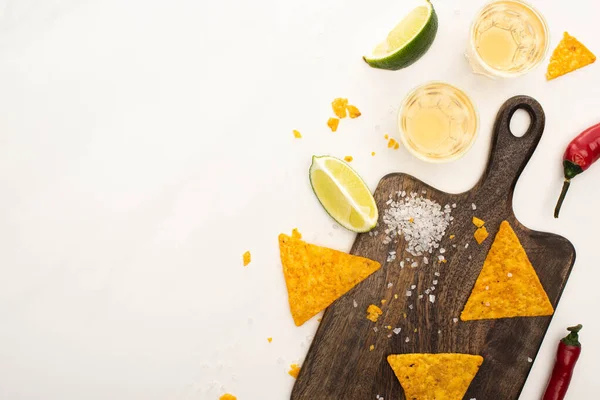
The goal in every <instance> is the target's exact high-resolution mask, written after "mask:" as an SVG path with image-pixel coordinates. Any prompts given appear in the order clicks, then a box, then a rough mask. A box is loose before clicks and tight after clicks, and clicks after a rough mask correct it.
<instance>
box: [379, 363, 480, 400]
mask: <svg viewBox="0 0 600 400" xmlns="http://www.w3.org/2000/svg"><path fill="white" fill-rule="evenodd" d="M387 360H388V363H389V364H390V366H391V367H392V369H393V370H394V374H396V377H397V378H398V380H399V381H400V384H401V385H402V388H403V389H404V396H405V397H406V398H407V399H409V400H413V399H416V400H462V399H463V397H464V395H465V393H466V392H467V389H468V388H469V385H470V384H471V381H472V380H473V378H474V377H475V375H477V371H479V366H480V365H481V364H482V363H483V357H481V356H473V355H470V354H449V353H441V354H392V355H390V356H388V358H387Z"/></svg>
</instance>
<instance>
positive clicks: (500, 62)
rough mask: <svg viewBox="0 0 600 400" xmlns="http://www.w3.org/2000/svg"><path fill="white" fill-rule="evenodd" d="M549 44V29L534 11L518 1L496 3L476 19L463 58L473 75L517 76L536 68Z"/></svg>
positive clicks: (508, 0)
mask: <svg viewBox="0 0 600 400" xmlns="http://www.w3.org/2000/svg"><path fill="white" fill-rule="evenodd" d="M548 45H549V40H548V26H547V25H546V21H545V20H544V17H543V16H542V15H541V14H540V13H539V12H538V11H537V10H536V9H534V8H533V7H531V6H530V5H528V4H526V3H524V2H522V1H520V0H497V1H493V2H492V3H489V4H488V5H487V6H485V7H484V8H483V9H482V10H481V11H480V12H479V14H478V15H477V17H476V18H475V20H474V22H473V25H472V26H471V34H470V40H469V45H468V47H467V53H466V56H467V59H468V60H469V63H470V64H471V67H472V68H473V71H474V72H475V73H479V74H483V75H487V76H489V77H491V78H496V77H505V78H508V77H516V76H520V75H523V74H525V73H527V72H529V71H531V70H532V69H533V68H535V67H537V66H538V65H539V64H540V63H541V62H542V60H543V59H544V57H545V55H546V52H547V51H548Z"/></svg>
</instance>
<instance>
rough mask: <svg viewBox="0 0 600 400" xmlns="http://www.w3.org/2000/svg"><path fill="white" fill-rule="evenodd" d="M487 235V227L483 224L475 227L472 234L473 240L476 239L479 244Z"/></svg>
mask: <svg viewBox="0 0 600 400" xmlns="http://www.w3.org/2000/svg"><path fill="white" fill-rule="evenodd" d="M489 235H490V234H489V233H488V231H487V229H485V226H482V227H481V228H477V230H476V231H475V234H473V237H475V240H477V243H478V244H481V243H483V241H484V240H485V239H487V237H488V236H489Z"/></svg>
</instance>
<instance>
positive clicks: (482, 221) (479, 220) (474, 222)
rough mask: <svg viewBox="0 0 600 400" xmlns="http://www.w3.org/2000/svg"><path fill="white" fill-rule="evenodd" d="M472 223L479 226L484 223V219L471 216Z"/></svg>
mask: <svg viewBox="0 0 600 400" xmlns="http://www.w3.org/2000/svg"><path fill="white" fill-rule="evenodd" d="M473 225H475V226H476V227H478V228H481V227H482V226H483V225H485V221H484V220H482V219H479V218H477V217H473Z"/></svg>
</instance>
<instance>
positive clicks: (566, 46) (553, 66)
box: [546, 32, 596, 81]
mask: <svg viewBox="0 0 600 400" xmlns="http://www.w3.org/2000/svg"><path fill="white" fill-rule="evenodd" d="M595 61H596V56H595V55H594V54H593V53H592V52H591V51H590V50H588V48H587V47H585V46H584V45H583V44H582V43H581V42H579V41H578V40H577V39H575V38H574V37H573V36H571V35H569V34H568V33H567V32H565V34H564V37H563V39H562V40H561V41H560V43H559V44H558V46H557V47H556V49H554V52H553V53H552V57H550V63H549V64H548V72H547V73H546V79H548V80H549V81H550V80H552V79H555V78H558V77H559V76H562V75H565V74H568V73H569V72H573V71H575V70H576V69H579V68H583V67H585V66H586V65H590V64H592V63H594V62H595Z"/></svg>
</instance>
